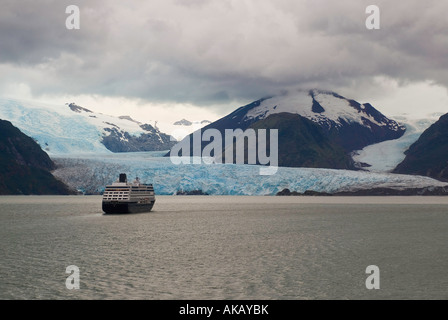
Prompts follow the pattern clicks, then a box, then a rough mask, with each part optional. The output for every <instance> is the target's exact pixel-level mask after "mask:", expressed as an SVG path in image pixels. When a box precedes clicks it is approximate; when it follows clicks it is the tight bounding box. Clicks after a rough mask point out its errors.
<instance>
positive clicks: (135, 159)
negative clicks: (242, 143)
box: [53, 152, 446, 195]
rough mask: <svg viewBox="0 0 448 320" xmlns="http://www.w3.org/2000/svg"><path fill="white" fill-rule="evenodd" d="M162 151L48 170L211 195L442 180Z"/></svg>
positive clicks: (92, 184)
mask: <svg viewBox="0 0 448 320" xmlns="http://www.w3.org/2000/svg"><path fill="white" fill-rule="evenodd" d="M162 155H163V152H139V153H126V154H110V155H107V156H102V157H98V156H92V155H90V156H89V155H84V156H78V157H76V158H74V157H72V158H66V157H65V158H61V157H59V158H53V160H54V161H55V162H56V164H57V165H58V166H59V168H58V169H57V170H56V171H54V175H55V176H56V177H58V178H60V179H61V180H63V181H64V182H66V183H67V184H68V185H69V186H71V187H73V188H76V189H79V190H81V191H83V192H87V193H101V192H102V191H103V190H104V187H105V186H106V185H107V184H110V183H112V182H113V181H115V180H116V179H117V177H118V174H119V173H121V172H123V173H127V175H128V177H129V178H130V179H133V178H134V177H139V178H140V180H141V181H142V182H145V183H153V184H154V189H155V191H156V193H157V194H164V195H172V194H176V192H177V191H178V190H183V191H193V190H202V191H203V192H206V193H208V194H212V195H275V194H276V193H277V192H279V191H281V190H283V189H285V188H288V189H290V190H292V191H298V192H304V191H306V190H314V191H320V192H336V191H344V190H357V189H366V188H377V187H378V188H379V187H391V188H413V187H415V188H419V187H427V186H445V185H446V183H442V182H440V181H437V180H434V179H431V178H427V177H420V176H408V175H399V174H390V173H371V172H361V171H349V170H332V169H310V168H285V167H281V168H278V171H277V173H276V174H274V175H272V176H260V175H259V168H260V166H256V165H235V164H210V165H207V164H201V165H198V164H182V165H174V164H172V163H171V161H170V159H169V158H168V157H162Z"/></svg>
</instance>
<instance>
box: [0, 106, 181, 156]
mask: <svg viewBox="0 0 448 320" xmlns="http://www.w3.org/2000/svg"><path fill="white" fill-rule="evenodd" d="M0 118H1V119H5V120H9V121H11V122H12V124H13V125H15V126H16V127H18V128H19V129H20V130H21V131H22V132H24V133H25V134H26V135H28V136H30V137H32V138H33V139H35V140H36V141H37V142H38V143H39V145H40V146H41V147H42V149H44V150H45V151H47V153H49V154H50V155H56V154H83V153H103V154H107V153H111V152H132V151H154V150H168V149H170V148H171V146H172V145H173V144H174V142H172V141H170V136H169V135H167V134H165V133H163V132H161V131H160V130H159V129H158V128H156V127H154V126H153V125H151V124H142V123H140V122H138V121H136V120H134V119H132V118H131V117H129V116H121V117H113V116H109V115H105V114H101V113H95V112H92V111H91V110H89V109H87V108H84V107H81V106H78V105H76V104H75V103H70V104H65V105H52V104H42V103H36V102H27V101H18V100H11V99H0Z"/></svg>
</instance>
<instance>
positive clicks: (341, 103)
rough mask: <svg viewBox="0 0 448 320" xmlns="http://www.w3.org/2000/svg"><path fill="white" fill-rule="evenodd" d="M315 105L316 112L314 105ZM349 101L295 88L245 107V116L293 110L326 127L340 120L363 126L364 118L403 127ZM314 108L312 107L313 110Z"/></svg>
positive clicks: (318, 91) (338, 96) (330, 94)
mask: <svg viewBox="0 0 448 320" xmlns="http://www.w3.org/2000/svg"><path fill="white" fill-rule="evenodd" d="M316 103H317V105H318V106H319V107H318V111H317V110H316V108H315V106H316ZM353 103H355V102H354V101H352V100H348V99H346V98H344V97H342V96H340V95H338V94H336V93H334V92H328V91H320V90H310V91H307V90H295V91H292V92H288V93H285V94H282V95H279V96H274V97H271V98H267V99H264V100H262V101H261V103H260V105H259V106H258V107H256V108H253V109H251V110H249V112H248V113H247V115H246V118H247V119H254V118H258V119H264V118H266V117H268V116H269V115H271V114H275V113H282V112H287V113H294V114H299V115H301V116H302V117H305V118H308V119H310V120H312V121H314V122H316V123H319V124H325V125H326V126H327V127H331V126H336V127H338V126H341V125H342V122H343V121H344V122H346V123H359V124H360V125H363V126H365V125H366V120H368V121H370V122H372V123H374V124H376V125H378V126H389V127H390V129H392V130H395V131H398V130H402V129H403V128H402V127H400V126H399V125H398V124H397V123H396V122H394V121H385V120H387V119H386V118H385V119H383V121H379V120H378V119H377V118H375V117H374V116H372V115H371V114H369V113H368V112H367V110H368V109H370V108H372V107H371V106H370V105H369V104H360V107H359V109H357V108H356V107H355V106H354V105H353ZM313 109H314V110H313Z"/></svg>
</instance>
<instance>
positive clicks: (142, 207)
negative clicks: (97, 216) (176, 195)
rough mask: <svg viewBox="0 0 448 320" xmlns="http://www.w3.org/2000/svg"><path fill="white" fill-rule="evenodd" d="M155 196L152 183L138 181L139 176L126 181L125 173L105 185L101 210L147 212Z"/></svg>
mask: <svg viewBox="0 0 448 320" xmlns="http://www.w3.org/2000/svg"><path fill="white" fill-rule="evenodd" d="M154 202H156V198H155V195H154V188H153V186H152V184H143V183H140V180H139V178H136V179H135V180H134V182H132V183H128V181H127V177H126V174H125V173H120V176H119V178H118V180H117V181H116V182H114V183H112V184H111V185H108V186H106V189H105V190H104V193H103V204H102V207H103V211H104V212H105V213H138V212H149V211H151V209H152V207H153V206H154Z"/></svg>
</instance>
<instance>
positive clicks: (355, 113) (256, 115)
mask: <svg viewBox="0 0 448 320" xmlns="http://www.w3.org/2000/svg"><path fill="white" fill-rule="evenodd" d="M291 115H296V117H295V118H294V119H293V118H291ZM209 128H214V129H218V130H219V131H220V132H221V133H222V134H224V132H225V129H238V128H239V129H242V130H246V129H247V128H256V129H278V130H279V165H280V166H306V167H322V166H321V163H322V161H320V160H322V159H323V158H327V159H326V160H331V161H327V162H326V164H325V167H326V168H335V169H354V168H355V165H354V164H353V163H350V162H353V161H352V160H351V158H350V156H348V157H349V159H347V158H346V157H345V156H344V155H343V153H345V154H346V155H348V154H349V153H350V152H352V151H355V150H360V149H362V148H364V147H365V146H368V145H371V144H374V143H378V142H381V141H386V140H392V139H397V138H399V137H401V136H402V135H403V134H404V132H405V131H406V128H405V127H404V126H403V125H401V124H399V123H398V122H396V121H395V120H392V119H389V118H387V117H386V116H384V115H383V114H382V113H381V112H379V111H378V110H376V109H375V108H374V107H373V106H372V105H370V104H369V103H364V104H361V103H359V102H357V101H355V100H352V99H347V98H344V97H342V96H340V95H338V94H337V93H334V92H330V91H320V90H310V91H304V90H295V91H291V92H286V93H283V94H281V95H278V96H273V97H268V98H263V99H260V100H257V101H254V102H252V103H251V104H248V105H246V106H243V107H240V108H238V109H237V110H235V111H234V112H232V113H230V114H229V115H227V116H225V117H223V118H221V119H219V120H217V121H215V122H213V123H211V124H209V125H207V126H205V127H204V128H203V129H204V130H205V129H209ZM188 138H189V139H191V136H190V137H188ZM315 138H316V139H315ZM186 139H187V138H186ZM230 143H232V142H230ZM206 145H207V142H204V143H203V145H202V147H205V146H206ZM229 147H230V148H232V146H230V145H229V144H225V145H224V146H223V150H224V149H226V148H229ZM341 152H342V153H341ZM306 154H309V155H310V156H311V158H309V159H308V158H304V155H306ZM299 156H300V158H301V159H300V161H298V162H297V161H296V159H298V158H299ZM285 159H287V161H286V162H284V163H282V161H283V160H285ZM334 159H336V160H335V161H334V162H333V160H334Z"/></svg>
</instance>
